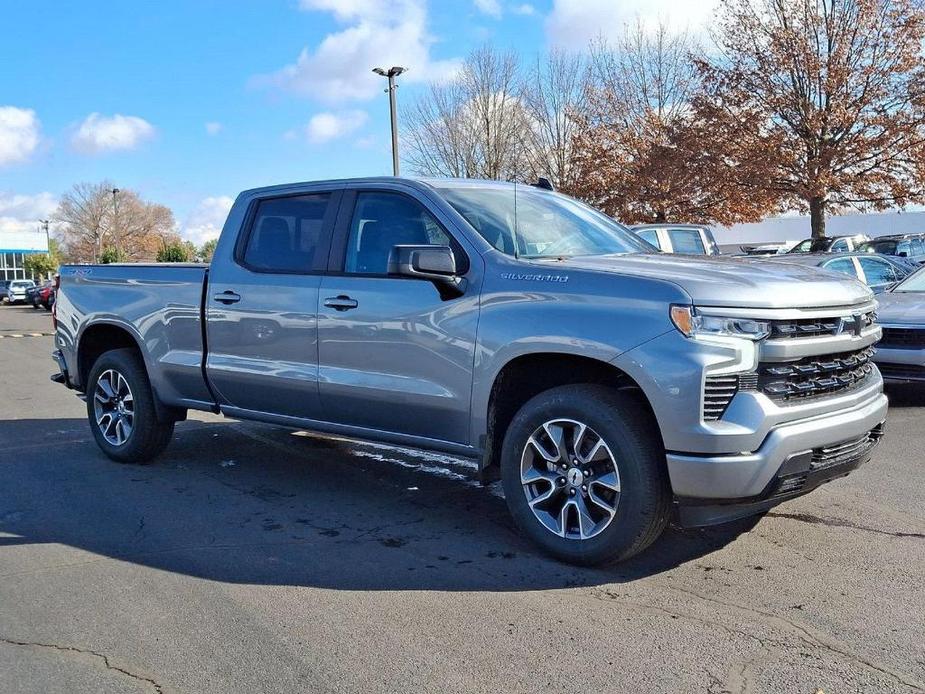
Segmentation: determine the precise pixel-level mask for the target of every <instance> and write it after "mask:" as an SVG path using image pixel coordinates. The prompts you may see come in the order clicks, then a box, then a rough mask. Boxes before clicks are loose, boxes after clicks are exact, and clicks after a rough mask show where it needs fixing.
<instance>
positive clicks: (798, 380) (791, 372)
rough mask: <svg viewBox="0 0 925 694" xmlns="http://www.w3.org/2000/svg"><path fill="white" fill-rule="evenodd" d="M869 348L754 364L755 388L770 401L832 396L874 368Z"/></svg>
mask: <svg viewBox="0 0 925 694" xmlns="http://www.w3.org/2000/svg"><path fill="white" fill-rule="evenodd" d="M873 353H874V350H873V347H866V348H864V349H859V350H855V351H853V352H842V353H841V354H827V355H823V356H818V357H805V358H803V359H797V360H794V361H784V362H762V363H761V364H759V365H758V390H760V391H761V392H762V393H764V394H765V395H767V396H768V397H769V398H771V399H772V400H780V401H790V400H799V399H805V398H812V397H818V396H820V395H834V394H837V393H840V392H842V391H845V390H848V389H850V388H852V387H853V386H855V385H857V384H859V383H861V382H862V381H864V380H865V379H866V378H867V377H868V376H870V374H871V372H873V369H874V367H873V366H872V365H871V364H870V358H871V356H873Z"/></svg>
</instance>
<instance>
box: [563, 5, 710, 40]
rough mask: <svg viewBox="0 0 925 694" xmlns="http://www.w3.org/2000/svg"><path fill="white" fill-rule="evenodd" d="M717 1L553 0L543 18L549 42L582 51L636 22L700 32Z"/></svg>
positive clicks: (613, 36) (620, 32) (614, 36)
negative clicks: (547, 13)
mask: <svg viewBox="0 0 925 694" xmlns="http://www.w3.org/2000/svg"><path fill="white" fill-rule="evenodd" d="M717 1H718V0H684V2H678V0H623V2H620V3H619V5H618V4H617V3H616V2H614V0H553V8H552V12H551V13H550V14H549V16H548V17H547V18H546V35H547V38H548V39H549V43H550V44H552V45H554V46H563V47H567V48H578V49H580V48H584V47H585V46H587V44H588V42H589V41H591V40H593V39H596V38H597V37H598V36H602V37H603V38H605V39H608V40H613V39H615V38H617V37H618V36H620V35H621V34H622V33H623V29H624V27H625V25H626V24H627V23H632V22H634V21H636V19H637V18H638V19H640V20H641V21H643V22H644V23H646V24H652V23H654V22H658V21H660V20H661V21H665V22H667V23H668V24H669V26H671V27H674V28H676V29H679V30H682V29H690V30H691V31H692V32H694V33H699V32H701V31H702V30H703V29H704V28H705V25H706V23H707V21H708V20H709V19H710V17H711V16H712V14H713V11H714V9H715V8H716V6H717Z"/></svg>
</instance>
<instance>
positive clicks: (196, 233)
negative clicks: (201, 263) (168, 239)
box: [180, 195, 234, 246]
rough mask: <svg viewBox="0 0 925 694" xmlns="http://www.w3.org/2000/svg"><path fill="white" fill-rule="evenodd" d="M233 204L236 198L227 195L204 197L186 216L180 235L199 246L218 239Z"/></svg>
mask: <svg viewBox="0 0 925 694" xmlns="http://www.w3.org/2000/svg"><path fill="white" fill-rule="evenodd" d="M233 204H234V198H230V197H228V196H227V195H217V196H214V197H208V198H203V199H202V200H201V201H200V202H199V204H198V205H197V206H196V208H195V209H194V210H193V211H192V212H191V213H190V214H189V216H188V217H187V218H186V221H185V222H184V224H183V226H182V227H181V228H180V235H181V236H182V237H183V238H185V239H188V240H189V241H192V242H193V243H195V244H196V245H197V246H199V245H201V244H203V243H205V242H206V241H209V240H210V239H217V238H218V235H219V234H220V233H221V232H222V226H223V225H224V224H225V218H226V217H227V216H228V211H229V210H230V209H231V206H232V205H233Z"/></svg>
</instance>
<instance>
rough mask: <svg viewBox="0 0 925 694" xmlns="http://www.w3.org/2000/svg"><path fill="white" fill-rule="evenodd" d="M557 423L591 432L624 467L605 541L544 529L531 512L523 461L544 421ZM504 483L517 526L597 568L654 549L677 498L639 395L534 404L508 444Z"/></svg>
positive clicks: (595, 391) (581, 394) (593, 393)
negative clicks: (673, 498)
mask: <svg viewBox="0 0 925 694" xmlns="http://www.w3.org/2000/svg"><path fill="white" fill-rule="evenodd" d="M557 419H561V420H575V421H577V422H581V423H584V424H586V425H587V426H588V427H590V428H591V429H592V430H593V431H594V432H596V433H597V434H598V435H599V436H600V438H601V439H603V440H604V441H605V442H606V444H607V447H608V448H609V449H610V451H611V452H612V453H613V458H614V460H615V462H616V464H617V468H618V475H619V482H620V492H619V500H618V502H617V503H616V512H615V513H614V514H613V516H612V520H611V521H610V522H609V525H606V527H604V529H603V530H600V531H599V534H596V535H593V536H590V537H587V538H584V539H579V538H568V537H563V536H560V535H557V534H555V533H554V532H553V531H552V530H550V529H549V528H547V527H546V526H545V525H543V523H542V522H541V521H540V520H539V518H537V516H536V515H534V512H533V510H532V509H531V508H530V505H529V503H528V501H527V496H526V494H525V488H524V486H523V485H522V483H521V458H522V456H523V454H524V449H525V447H526V446H527V441H528V439H529V438H530V436H531V435H532V434H533V433H534V432H535V431H536V430H537V429H538V428H539V427H541V426H542V425H543V424H544V422H550V421H552V420H557ZM556 474H559V473H556ZM501 478H502V484H503V486H504V496H505V499H506V500H507V504H508V508H509V509H510V511H511V515H512V516H513V517H514V520H515V522H516V523H517V525H518V526H519V527H520V528H521V529H522V530H523V532H524V533H525V534H526V535H527V536H528V537H529V538H530V539H531V540H532V541H533V542H535V543H536V544H537V545H539V546H540V547H541V548H542V549H543V550H544V551H545V552H547V553H548V554H550V555H552V556H553V557H555V558H557V559H560V560H562V561H565V562H568V563H571V564H579V565H583V566H591V565H597V564H606V563H611V562H617V561H622V560H624V559H628V558H629V557H631V556H633V555H634V554H638V553H639V552H641V551H642V550H643V549H645V548H646V547H648V546H649V545H650V544H652V543H653V542H654V541H655V540H656V539H657V538H658V536H659V535H660V534H661V533H662V531H663V530H664V529H665V526H666V525H667V523H668V519H669V513H670V508H671V493H670V486H669V483H668V476H667V469H666V466H665V451H664V448H663V446H662V442H661V437H660V435H659V433H658V429H657V426H656V423H655V422H654V421H653V420H652V417H651V415H649V414H648V412H647V408H645V407H644V406H643V405H642V403H641V402H640V400H639V397H638V396H637V395H635V394H633V393H632V392H622V391H617V390H614V389H612V388H607V387H603V386H596V385H569V386H560V387H557V388H553V389H551V390H547V391H545V392H543V393H540V394H539V395H537V396H535V397H534V398H532V399H530V400H529V401H528V402H527V403H526V404H524V406H523V407H521V408H520V411H519V412H518V413H517V414H516V415H515V417H514V419H513V421H512V422H511V425H510V426H509V427H508V430H507V433H506V435H505V437H504V444H503V447H502V451H501ZM563 479H564V478H563ZM560 482H561V481H560ZM588 486H589V487H590V486H591V485H590V484H589V485H588ZM579 494H580V491H579ZM563 498H564V497H563ZM565 517H566V519H568V518H569V516H568V515H566V516H565ZM563 525H567V524H560V527H562V526H563Z"/></svg>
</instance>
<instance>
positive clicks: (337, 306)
mask: <svg viewBox="0 0 925 694" xmlns="http://www.w3.org/2000/svg"><path fill="white" fill-rule="evenodd" d="M324 305H325V306H327V307H328V308H333V309H334V310H335V311H349V310H350V309H352V308H356V307H357V306H359V304H358V303H357V300H356V299H351V298H350V297H349V296H347V295H346V294H341V295H340V296H329V297H328V298H327V299H325V300H324Z"/></svg>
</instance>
